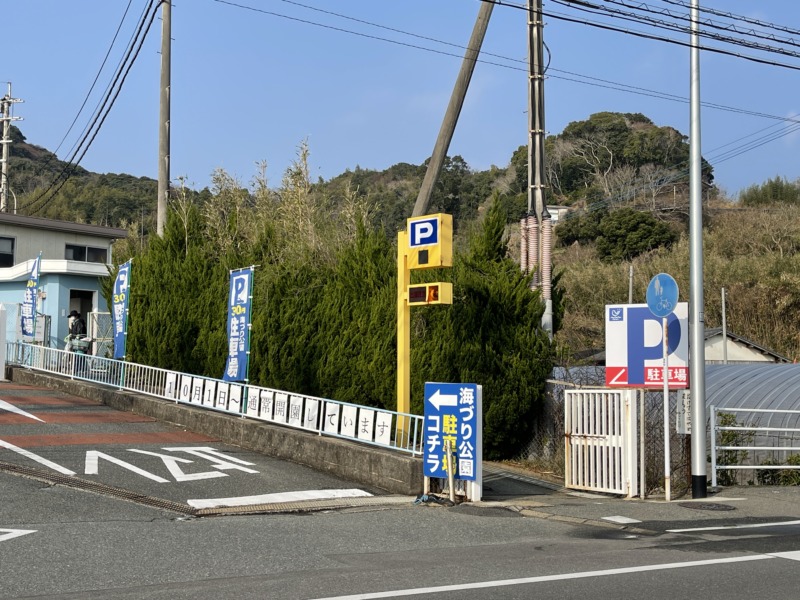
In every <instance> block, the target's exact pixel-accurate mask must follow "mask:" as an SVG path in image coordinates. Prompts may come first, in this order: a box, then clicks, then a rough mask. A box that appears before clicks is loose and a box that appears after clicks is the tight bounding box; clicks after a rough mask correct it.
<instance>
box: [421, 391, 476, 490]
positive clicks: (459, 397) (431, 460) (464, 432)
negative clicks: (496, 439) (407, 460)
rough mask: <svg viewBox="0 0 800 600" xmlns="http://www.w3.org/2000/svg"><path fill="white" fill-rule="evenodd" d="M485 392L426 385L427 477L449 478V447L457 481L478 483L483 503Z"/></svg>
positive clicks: (425, 456) (425, 451)
mask: <svg viewBox="0 0 800 600" xmlns="http://www.w3.org/2000/svg"><path fill="white" fill-rule="evenodd" d="M482 401H483V390H482V387H481V386H480V385H477V384H474V383H430V382H427V383H425V426H424V427H425V432H424V441H425V448H424V456H423V464H424V467H423V469H424V475H425V477H436V478H447V476H448V473H447V453H446V452H445V447H446V444H447V443H448V442H449V443H450V447H451V448H452V449H453V457H454V460H453V467H454V471H455V472H454V473H453V475H454V477H455V479H462V480H465V481H474V482H476V487H477V488H478V491H477V494H478V497H477V498H475V497H474V495H471V496H470V499H471V500H480V485H481V473H482V469H481V463H482V460H483V431H482V422H483V408H482V404H483V402H482Z"/></svg>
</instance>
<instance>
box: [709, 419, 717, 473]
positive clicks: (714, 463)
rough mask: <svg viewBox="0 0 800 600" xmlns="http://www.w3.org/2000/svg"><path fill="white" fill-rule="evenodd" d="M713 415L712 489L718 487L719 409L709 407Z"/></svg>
mask: <svg viewBox="0 0 800 600" xmlns="http://www.w3.org/2000/svg"><path fill="white" fill-rule="evenodd" d="M708 409H709V412H710V413H711V487H713V488H716V487H717V407H716V406H713V405H712V406H709V407H708Z"/></svg>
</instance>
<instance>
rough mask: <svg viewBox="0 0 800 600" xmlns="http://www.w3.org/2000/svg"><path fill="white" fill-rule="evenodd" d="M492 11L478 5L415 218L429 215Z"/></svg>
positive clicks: (416, 204) (420, 190)
mask: <svg viewBox="0 0 800 600" xmlns="http://www.w3.org/2000/svg"><path fill="white" fill-rule="evenodd" d="M493 8H494V4H493V3H492V2H481V7H480V10H479V11H478V17H477V19H476V20H475V27H474V28H473V29H472V36H471V37H470V40H469V46H468V47H467V51H466V53H465V54H464V60H463V62H462V63H461V70H460V71H459V73H458V78H457V79H456V83H455V86H453V93H452V95H451V96H450V103H449V104H448V105H447V112H446V113H445V115H444V119H443V120H442V127H441V129H439V136H438V137H437V138H436V144H435V145H434V147H433V154H432V155H431V160H430V162H429V163H428V170H427V171H425V178H424V179H423V180H422V186H421V187H420V189H419V194H418V195H417V201H416V202H415V203H414V212H413V213H412V216H414V217H420V216H422V215H424V214H426V213H427V212H428V207H429V206H430V203H431V195H432V194H433V186H434V185H436V181H437V179H439V173H441V171H442V165H443V164H444V159H445V157H446V156H447V150H448V148H450V142H451V140H452V139H453V133H454V132H455V130H456V123H458V116H459V115H460V114H461V107H462V106H463V105H464V98H465V97H466V95H467V88H469V82H470V80H471V79H472V72H473V71H474V70H475V63H476V62H477V60H478V55H479V54H480V51H481V46H482V45H483V38H484V37H485V35H486V29H487V27H488V26H489V17H490V16H491V15H492V9H493Z"/></svg>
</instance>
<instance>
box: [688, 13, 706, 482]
mask: <svg viewBox="0 0 800 600" xmlns="http://www.w3.org/2000/svg"><path fill="white" fill-rule="evenodd" d="M698 5H699V0H692V7H691V20H692V35H691V49H690V65H691V68H690V72H691V75H690V86H689V87H690V89H689V105H690V109H689V111H690V132H689V338H690V339H689V350H690V355H689V387H690V390H691V395H692V498H705V497H706V496H707V495H708V490H707V487H706V486H707V482H708V478H707V476H706V351H705V350H706V349H705V300H704V298H703V187H702V183H703V181H702V178H703V171H702V159H701V154H700V36H699V34H698V29H699V20H698V19H699V9H698Z"/></svg>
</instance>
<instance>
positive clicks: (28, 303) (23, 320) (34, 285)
mask: <svg viewBox="0 0 800 600" xmlns="http://www.w3.org/2000/svg"><path fill="white" fill-rule="evenodd" d="M41 262H42V253H41V252H40V253H39V256H37V257H36V259H34V261H33V267H32V268H31V273H30V276H29V277H28V284H27V285H26V286H25V297H24V299H23V301H22V309H21V311H20V327H21V328H22V340H23V341H25V338H26V337H29V338H31V340H33V339H34V332H35V329H36V302H37V300H38V296H39V265H40V264H41Z"/></svg>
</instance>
